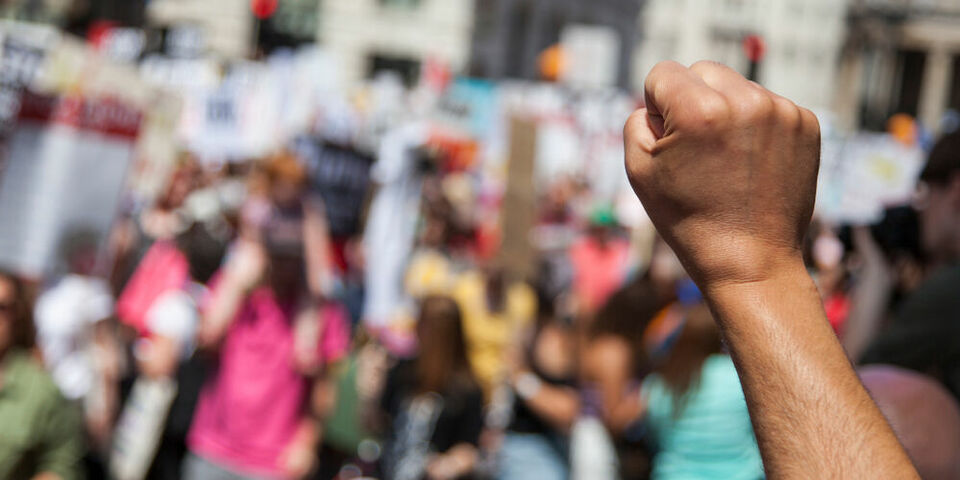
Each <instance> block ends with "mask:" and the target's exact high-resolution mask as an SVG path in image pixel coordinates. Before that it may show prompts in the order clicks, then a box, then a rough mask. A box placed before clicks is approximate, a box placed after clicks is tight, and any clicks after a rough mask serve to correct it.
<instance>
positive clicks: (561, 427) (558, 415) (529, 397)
mask: <svg viewBox="0 0 960 480" xmlns="http://www.w3.org/2000/svg"><path fill="white" fill-rule="evenodd" d="M531 375H534V374H533V373H532V372H528V371H523V372H519V373H517V374H515V375H514V377H513V384H514V390H517V394H518V396H519V397H520V400H519V401H522V402H524V404H526V406H527V407H528V408H529V409H530V410H533V411H534V412H535V413H536V414H537V415H539V416H540V417H541V418H543V419H544V420H546V421H547V423H549V424H550V426H552V427H553V428H555V429H557V430H558V431H561V432H567V431H568V430H570V427H571V426H572V425H573V422H574V420H576V419H577V415H578V414H579V413H580V397H579V396H578V395H577V391H576V390H574V389H572V388H569V387H558V386H553V385H549V384H546V383H543V382H542V381H540V380H539V379H536V377H531ZM529 381H533V382H537V383H536V384H535V387H534V388H533V389H532V390H533V391H530V392H526V391H524V390H525V389H526V388H529V387H526V386H524V387H521V385H523V384H525V383H529Z"/></svg>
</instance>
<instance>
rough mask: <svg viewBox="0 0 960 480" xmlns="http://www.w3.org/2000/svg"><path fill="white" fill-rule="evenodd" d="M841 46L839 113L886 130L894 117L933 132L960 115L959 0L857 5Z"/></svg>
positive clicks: (862, 0)
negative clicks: (901, 115) (947, 118)
mask: <svg viewBox="0 0 960 480" xmlns="http://www.w3.org/2000/svg"><path fill="white" fill-rule="evenodd" d="M849 31H850V34H849V36H848V37H847V39H846V42H845V44H844V47H843V55H842V59H841V60H842V61H841V64H840V76H839V81H838V83H839V85H838V95H837V100H838V101H837V107H838V108H837V113H838V116H839V118H840V119H841V120H842V122H843V123H844V124H845V125H847V126H849V127H851V128H857V127H860V128H867V129H875V130H879V129H883V128H884V125H885V123H886V121H887V119H888V118H889V117H890V116H891V115H893V114H895V113H906V114H908V115H911V116H913V117H915V118H917V119H918V120H919V121H920V123H921V124H922V125H923V126H924V127H925V128H927V129H928V130H930V131H933V132H937V131H939V130H941V128H942V127H943V122H944V119H945V114H946V113H947V112H949V111H951V110H952V111H953V112H954V113H953V114H954V115H956V112H958V111H960V0H856V1H855V2H854V3H853V4H852V5H851V8H850V16H849Z"/></svg>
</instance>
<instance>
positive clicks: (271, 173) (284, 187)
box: [263, 152, 307, 207]
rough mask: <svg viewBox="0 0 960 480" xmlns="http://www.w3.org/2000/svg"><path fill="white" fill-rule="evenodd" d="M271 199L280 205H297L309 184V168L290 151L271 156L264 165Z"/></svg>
mask: <svg viewBox="0 0 960 480" xmlns="http://www.w3.org/2000/svg"><path fill="white" fill-rule="evenodd" d="M263 168H264V172H265V174H266V181H267V184H268V185H267V187H268V189H269V190H268V193H269V196H270V200H271V201H273V203H274V204H275V205H278V206H280V207H290V206H293V205H295V204H296V203H297V202H298V201H299V200H300V196H301V195H302V193H303V190H304V188H305V187H306V184H307V169H306V168H305V167H304V166H303V164H302V163H300V161H299V160H298V159H297V157H296V156H294V155H293V154H292V153H289V152H281V153H278V154H275V155H273V156H271V157H269V158H268V159H267V160H266V161H265V163H264V165H263Z"/></svg>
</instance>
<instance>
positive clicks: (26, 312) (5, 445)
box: [0, 272, 84, 480]
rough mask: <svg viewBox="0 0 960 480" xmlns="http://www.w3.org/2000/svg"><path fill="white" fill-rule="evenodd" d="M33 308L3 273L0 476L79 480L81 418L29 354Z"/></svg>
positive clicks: (13, 279)
mask: <svg viewBox="0 0 960 480" xmlns="http://www.w3.org/2000/svg"><path fill="white" fill-rule="evenodd" d="M31 310H32V309H31V305H30V302H29V301H27V300H26V295H25V294H24V291H23V286H22V284H21V283H20V281H19V280H17V279H16V277H14V276H12V275H9V274H6V273H3V272H0V478H2V479H10V480H21V479H22V480H27V479H32V480H73V479H78V478H81V477H82V470H81V461H82V458H83V453H84V445H83V437H82V430H81V425H80V415H79V412H78V411H77V409H76V408H75V406H74V405H71V404H69V403H68V402H67V401H66V399H64V398H63V396H62V395H61V394H60V391H59V390H58V389H57V386H56V384H54V383H53V379H52V378H51V377H50V375H49V374H48V373H47V372H46V371H45V370H44V369H43V367H42V366H41V365H40V363H39V362H38V361H37V360H36V359H34V358H33V356H32V354H31V350H32V348H33V339H34V336H33V324H32V320H31V315H30V312H31Z"/></svg>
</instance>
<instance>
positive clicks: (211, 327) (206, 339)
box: [198, 240, 336, 478]
mask: <svg viewBox="0 0 960 480" xmlns="http://www.w3.org/2000/svg"><path fill="white" fill-rule="evenodd" d="M267 269H268V258H267V255H266V253H265V252H264V249H263V247H262V246H261V245H259V244H258V243H257V242H255V241H251V240H240V243H239V244H238V246H237V250H236V251H235V252H234V256H233V257H232V258H231V259H230V261H229V263H228V264H227V265H226V267H225V268H224V273H223V280H222V282H223V284H222V286H221V287H219V288H218V290H217V294H216V295H214V296H213V297H212V299H211V301H210V305H209V306H208V308H207V310H206V312H205V314H204V316H203V318H202V321H201V323H200V328H199V333H198V341H199V344H200V346H201V348H206V349H210V350H215V349H217V348H218V347H219V345H220V343H221V342H222V341H223V339H224V338H225V337H226V334H227V332H228V331H229V329H230V325H231V323H232V322H233V319H234V318H235V317H236V315H237V312H238V311H239V309H240V307H241V306H242V305H243V302H244V301H245V300H246V297H247V295H248V294H249V293H250V292H251V291H252V290H253V289H254V288H255V287H256V286H257V285H259V284H261V283H262V282H263V281H264V279H265V276H266V275H267ZM310 312H313V311H312V310H310ZM302 317H303V315H300V316H298V318H302ZM297 323H298V325H299V324H300V322H297ZM311 360H312V359H304V358H302V355H299V354H298V355H296V356H295V361H296V363H297V365H298V367H301V372H300V373H301V374H304V375H307V376H311V375H312V376H314V383H313V386H312V392H311V408H310V410H311V411H310V414H309V415H307V416H305V417H304V418H303V419H302V421H301V425H300V428H299V429H298V431H297V434H296V435H295V436H294V440H293V441H291V442H290V445H289V446H288V447H287V450H286V451H285V452H284V453H283V454H282V455H281V459H280V462H281V464H282V465H283V468H284V469H285V470H286V472H287V475H288V476H289V477H290V478H304V477H305V476H306V475H307V474H309V473H310V471H311V470H312V469H313V468H314V466H315V464H316V457H315V455H314V452H315V451H316V450H315V449H316V445H317V444H318V442H319V441H320V436H321V434H322V428H321V427H320V425H319V423H318V421H319V420H322V418H324V417H325V416H326V415H327V414H328V413H329V411H330V409H331V408H332V407H331V405H332V403H333V402H334V400H335V398H336V390H335V388H334V387H333V386H332V385H330V384H329V383H328V382H327V379H326V378H325V377H323V375H322V374H321V372H320V371H319V368H318V367H317V366H316V365H314V364H313V363H312V362H311ZM305 370H310V371H305Z"/></svg>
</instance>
